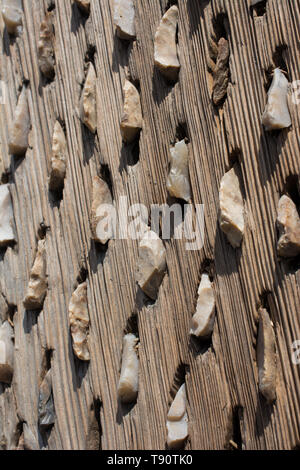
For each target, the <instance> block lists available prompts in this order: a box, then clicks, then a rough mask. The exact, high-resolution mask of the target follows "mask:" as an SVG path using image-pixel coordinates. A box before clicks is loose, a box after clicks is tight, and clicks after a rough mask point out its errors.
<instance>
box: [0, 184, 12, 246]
mask: <svg viewBox="0 0 300 470" xmlns="http://www.w3.org/2000/svg"><path fill="white" fill-rule="evenodd" d="M13 217H14V214H13V207H12V202H11V195H10V191H9V185H8V184H2V185H0V247H3V246H7V245H9V244H10V243H11V242H13V241H14V240H15V235H14V230H13Z"/></svg>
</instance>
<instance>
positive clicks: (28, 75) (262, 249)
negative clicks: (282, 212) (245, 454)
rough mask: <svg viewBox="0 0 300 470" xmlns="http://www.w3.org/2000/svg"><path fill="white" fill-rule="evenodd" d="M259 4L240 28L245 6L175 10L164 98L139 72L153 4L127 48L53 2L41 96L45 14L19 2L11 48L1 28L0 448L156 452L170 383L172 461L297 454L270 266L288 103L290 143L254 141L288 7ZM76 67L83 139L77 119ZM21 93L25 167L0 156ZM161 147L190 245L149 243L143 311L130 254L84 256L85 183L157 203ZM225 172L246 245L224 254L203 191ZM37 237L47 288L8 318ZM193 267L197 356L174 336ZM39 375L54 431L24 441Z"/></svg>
mask: <svg viewBox="0 0 300 470" xmlns="http://www.w3.org/2000/svg"><path fill="white" fill-rule="evenodd" d="M264 3H266V13H265V14H264V15H263V16H257V12H256V10H255V9H254V10H252V9H250V8H249V6H248V2H246V1H237V0H234V1H229V0H211V1H208V0H206V1H203V2H199V1H198V0H179V2H178V7H179V32H178V48H179V57H180V63H181V71H180V75H179V80H178V82H177V83H176V84H175V85H174V86H170V85H168V84H166V82H165V80H164V79H163V78H162V76H161V75H160V73H159V72H158V71H157V70H156V69H155V68H154V56H153V51H154V35H155V32H156V30H157V27H158V25H159V22H160V19H161V17H162V14H163V13H164V11H165V10H166V8H167V4H168V2H167V1H166V0H161V1H157V0H139V1H138V2H136V25H137V40H136V41H135V42H133V43H132V44H129V45H127V44H126V43H123V42H122V41H121V40H120V39H118V38H117V37H116V35H115V30H114V26H113V21H112V16H113V1H112V0H102V1H101V2H98V1H95V0H91V13H90V17H89V18H88V19H86V18H84V16H83V15H82V13H81V12H80V11H79V10H78V8H77V7H76V6H75V5H73V4H72V2H71V1H64V2H55V9H54V17H55V41H56V43H55V55H56V76H55V79H54V81H53V82H51V83H45V81H44V80H43V79H42V78H41V76H40V72H39V68H38V60H37V42H38V38H39V27H40V23H41V21H42V20H43V18H44V15H45V12H46V11H47V7H48V6H49V5H50V3H49V2H46V1H37V0H32V1H30V2H28V1H27V0H25V1H24V10H25V18H24V32H23V35H22V36H21V37H20V38H17V39H16V40H12V39H9V37H8V35H7V33H6V32H5V31H4V24H3V21H2V18H1V20H0V21H1V23H0V27H1V35H2V38H3V49H2V51H3V52H2V53H1V54H0V61H1V62H0V68H1V79H2V80H4V81H5V82H6V83H7V84H8V85H9V86H8V100H7V103H6V104H5V105H1V107H0V119H1V122H0V139H1V140H0V142H1V147H0V149H1V155H2V160H3V166H4V169H7V170H8V171H9V172H10V175H9V182H10V184H11V193H12V199H13V206H14V215H15V222H16V230H17V234H18V243H17V244H16V246H15V247H13V248H8V249H7V250H6V251H2V252H1V257H0V273H1V274H0V285H1V293H2V297H0V299H2V300H1V303H0V307H1V316H2V317H3V318H5V316H7V315H8V312H9V313H10V316H11V317H12V319H13V323H14V330H15V346H16V355H15V373H14V379H13V383H12V386H11V387H8V386H4V385H0V415H1V419H0V422H1V423H5V424H2V425H1V428H0V433H1V435H0V447H1V448H10V449H13V448H16V447H17V445H18V440H19V438H20V435H21V434H22V429H23V432H24V434H25V432H26V433H27V436H28V431H27V429H28V428H29V429H30V431H31V432H32V434H33V436H34V438H35V440H36V442H37V445H38V447H41V448H42V447H44V448H49V449H85V448H98V447H101V449H164V448H165V443H166V415H167V412H168V408H169V405H170V403H171V402H172V399H173V398H174V393H175V392H176V390H177V389H178V387H179V385H180V384H181V382H182V380H184V378H185V380H186V383H187V397H188V415H189V439H188V442H187V444H186V448H187V449H224V448H230V446H231V445H230V441H234V442H236V441H238V442H236V444H237V445H238V447H240V448H243V449H291V448H294V447H295V446H296V445H299V431H300V422H299V411H300V396H299V371H300V369H299V366H296V365H294V364H293V363H292V361H291V344H292V343H293V342H294V341H295V340H296V339H299V338H300V331H299V330H300V328H299V326H300V325H299V269H298V268H299V264H298V265H297V264H296V263H291V262H282V261H280V260H279V259H277V255H276V242H277V234H276V229H275V223H276V216H277V213H276V212H277V203H278V200H279V198H280V196H281V195H282V194H283V193H284V191H285V190H286V189H287V183H289V182H291V181H292V183H293V181H294V180H293V178H292V179H289V177H291V176H293V175H296V176H298V175H299V137H298V133H299V132H298V131H299V112H298V106H296V105H294V104H293V103H292V100H291V97H290V110H291V117H292V122H293V125H292V128H291V129H289V130H284V131H282V132H280V133H279V134H277V135H275V134H272V133H271V134H267V133H266V132H265V131H264V130H263V128H262V125H261V115H262V112H263V109H264V106H265V103H266V93H267V85H268V83H269V82H268V80H269V75H268V73H267V72H268V71H270V69H271V68H273V67H274V66H281V67H282V66H284V65H285V66H286V69H287V73H288V78H289V81H291V82H292V81H295V80H297V79H299V65H298V60H297V58H298V42H297V41H298V37H299V17H300V8H299V3H298V2H291V1H289V0H268V1H267V2H264ZM258 12H259V11H258ZM224 15H225V17H226V18H227V22H226V21H225V23H224V24H225V26H224V24H223V19H224ZM219 31H221V32H222V34H226V35H227V39H228V41H229V45H230V51H231V54H230V75H231V81H230V85H229V88H228V96H227V99H226V101H225V103H224V105H223V106H222V107H221V108H219V109H216V108H215V107H214V106H213V104H212V100H211V92H212V76H211V73H210V72H209V70H208V66H207V57H208V55H209V39H210V37H211V35H212V34H214V33H217V34H218V32H219ZM283 46H285V48H284V49H283V48H282V47H283ZM93 52H94V55H93ZM276 52H277V53H276ZM274 54H275V55H274ZM92 58H93V60H94V64H95V69H96V74H97V99H98V130H97V134H96V136H95V137H93V136H92V135H91V134H90V133H89V132H88V131H87V130H86V129H85V128H84V127H83V126H82V124H81V122H80V120H79V112H78V109H79V101H80V96H81V89H82V85H83V83H84V78H85V72H86V68H87V64H88V60H91V59H92ZM125 77H130V78H131V79H132V80H133V81H138V83H139V86H140V94H141V104H142V110H143V117H144V126H143V130H142V133H141V136H140V142H139V158H138V161H137V162H135V161H134V158H133V157H132V155H131V154H130V151H129V150H128V148H126V147H125V146H123V144H122V139H121V134H120V120H121V115H122V107H123V92H122V88H123V83H124V80H125ZM24 80H25V81H26V83H27V81H28V83H29V85H28V98H29V108H30V116H31V122H32V129H31V133H30V147H29V149H28V151H27V154H26V157H25V158H24V159H22V160H19V161H16V160H14V159H11V157H10V156H9V155H8V135H9V133H8V129H9V125H10V123H11V122H12V117H13V112H14V109H15V106H16V102H17V97H18V94H19V90H20V87H21V85H22V83H23V82H24ZM57 119H60V120H61V121H62V122H63V123H64V124H65V129H66V138H67V145H68V168H67V176H66V181H65V188H64V192H63V199H62V200H61V201H59V200H56V199H54V198H53V195H51V194H49V192H48V182H47V178H48V176H49V171H50V157H51V145H52V133H53V127H54V124H55V121H56V120H57ZM177 137H187V138H188V140H189V149H190V154H191V165H190V173H191V184H192V193H193V204H204V205H205V240H204V247H203V249H202V250H200V251H186V249H185V243H184V241H182V240H175V239H171V240H168V241H166V242H165V247H166V250H167V264H168V271H167V274H166V276H165V278H164V280H163V283H162V286H161V288H160V291H159V297H158V300H157V301H156V303H155V304H149V303H148V302H146V299H145V298H144V297H143V296H142V295H141V294H140V293H139V292H138V290H137V286H136V282H135V271H136V261H137V254H138V251H137V250H138V242H137V241H131V240H111V241H110V242H109V245H108V249H107V250H102V251H101V250H99V248H97V247H96V246H95V244H94V243H93V242H92V241H91V233H90V225H89V213H90V207H91V196H92V195H91V187H92V178H93V177H94V176H95V175H96V174H99V173H100V171H101V167H102V166H103V165H107V167H108V169H109V173H110V177H111V181H112V192H113V197H114V200H115V203H116V206H117V207H118V205H119V202H120V200H121V198H122V197H123V196H127V198H128V201H129V204H132V203H143V204H145V205H146V206H147V207H148V209H150V205H151V204H165V203H166V201H167V199H168V198H167V191H166V178H167V174H168V160H169V147H170V145H171V144H173V143H174V142H175V141H176V138H177ZM237 156H238V157H237ZM233 160H234V161H235V160H237V163H238V165H239V173H240V181H241V184H242V189H243V197H244V201H245V207H246V231H245V236H244V240H243V244H242V247H241V249H239V250H235V251H234V250H233V249H232V248H231V246H230V245H229V244H228V242H227V240H226V239H225V236H224V234H223V233H222V232H221V230H220V228H219V225H218V221H217V220H218V209H219V207H218V191H219V185H220V181H221V178H222V176H223V175H224V173H225V171H226V170H228V169H229V168H230V166H231V164H232V161H233ZM132 163H135V164H132ZM0 169H1V167H0ZM1 171H3V169H1ZM290 186H291V185H289V184H288V187H289V188H290ZM292 189H293V188H292ZM42 222H43V223H44V225H45V226H46V227H49V230H47V232H46V252H47V274H48V284H49V288H48V292H47V297H46V300H45V303H44V307H43V310H42V311H41V312H40V313H39V315H37V314H36V313H33V312H25V311H24V307H23V304H22V301H23V298H24V295H25V292H26V289H27V284H28V279H29V272H30V269H31V266H32V263H33V260H34V256H35V250H36V245H37V239H38V231H39V228H40V224H41V223H42ZM296 261H297V260H296ZM207 266H210V274H211V276H212V278H213V281H214V289H215V293H216V303H217V316H216V325H215V329H214V333H213V337H212V340H211V342H209V343H208V344H205V345H202V346H201V347H199V345H197V344H195V343H194V342H192V341H191V340H190V337H189V328H190V320H191V317H192V315H193V313H194V309H195V302H196V298H197V289H198V285H199V281H200V278H201V274H202V272H203V270H204V268H205V267H207ZM82 268H84V269H86V271H87V283H88V307H89V315H90V321H91V327H90V345H91V361H90V364H85V363H80V362H79V361H78V360H77V359H75V357H74V355H73V350H72V344H71V338H70V333H69V322H68V304H69V300H70V297H71V295H72V292H73V291H74V288H75V287H76V286H77V282H78V276H79V277H80V275H82V273H83V272H84V269H82ZM80 273H81V274H80ZM262 304H263V305H264V306H265V307H266V308H267V309H268V311H269V314H270V316H271V319H272V321H273V323H274V328H275V332H276V347H277V352H278V385H277V396H278V397H277V401H276V403H275V405H274V406H273V407H272V406H268V405H266V403H265V401H264V399H263V398H262V397H261V396H260V395H259V392H258V385H257V382H258V372H257V365H256V355H255V345H256V338H257V321H258V316H257V311H258V307H259V306H260V305H262ZM133 314H136V315H137V316H138V334H139V338H140V346H139V355H140V387H139V395H138V400H137V403H136V405H135V406H133V407H131V408H124V407H121V406H120V405H119V404H118V400H117V384H118V379H119V372H120V365H121V353H122V337H123V334H124V330H125V329H126V326H127V323H128V320H129V319H130V317H131V316H132V315H133ZM50 365H51V368H52V372H53V394H54V402H55V409H56V416H57V418H56V422H55V425H54V427H53V429H52V430H51V432H50V433H49V435H47V436H45V435H41V434H40V432H39V430H38V413H37V407H38V392H39V386H40V384H41V382H42V379H43V377H44V375H45V372H46V370H47V368H49V366H50ZM97 426H98V428H97ZM97 434H98V436H97ZM27 439H28V437H27ZM99 441H100V444H99Z"/></svg>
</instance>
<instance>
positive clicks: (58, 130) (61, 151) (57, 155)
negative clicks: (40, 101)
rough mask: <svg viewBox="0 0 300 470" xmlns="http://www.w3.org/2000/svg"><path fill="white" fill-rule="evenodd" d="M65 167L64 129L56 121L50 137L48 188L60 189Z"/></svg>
mask: <svg viewBox="0 0 300 470" xmlns="http://www.w3.org/2000/svg"><path fill="white" fill-rule="evenodd" d="M66 168H67V142H66V137H65V134H64V131H63V129H62V127H61V125H60V123H59V122H58V121H56V123H55V125H54V131H53V138H52V156H51V173H50V179H49V189H50V190H51V191H60V190H61V189H63V187H64V180H65V176H66Z"/></svg>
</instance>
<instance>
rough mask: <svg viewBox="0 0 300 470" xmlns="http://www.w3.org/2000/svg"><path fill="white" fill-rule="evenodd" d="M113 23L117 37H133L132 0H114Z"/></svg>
mask: <svg viewBox="0 0 300 470" xmlns="http://www.w3.org/2000/svg"><path fill="white" fill-rule="evenodd" d="M114 24H115V26H116V30H117V35H118V36H119V38H121V39H127V40H131V39H134V38H135V36H136V31H135V7H134V3H133V0H114Z"/></svg>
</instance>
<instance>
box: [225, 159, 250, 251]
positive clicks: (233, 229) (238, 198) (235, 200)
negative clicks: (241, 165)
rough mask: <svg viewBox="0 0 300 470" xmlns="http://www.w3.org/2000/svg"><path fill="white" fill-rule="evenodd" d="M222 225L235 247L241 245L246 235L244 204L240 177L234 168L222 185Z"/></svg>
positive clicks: (226, 175)
mask: <svg viewBox="0 0 300 470" xmlns="http://www.w3.org/2000/svg"><path fill="white" fill-rule="evenodd" d="M219 197H220V227H221V229H222V231H223V232H224V233H225V234H226V236H227V238H228V241H229V242H230V244H231V245H232V247H233V248H238V247H239V246H240V245H241V242H242V239H243V235H244V227H245V223H244V204H243V196H242V193H241V190H240V184H239V179H238V177H237V175H236V173H235V170H234V168H232V169H231V170H230V171H229V172H228V173H226V174H225V175H224V176H223V178H222V181H221V187H220V194H219Z"/></svg>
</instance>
